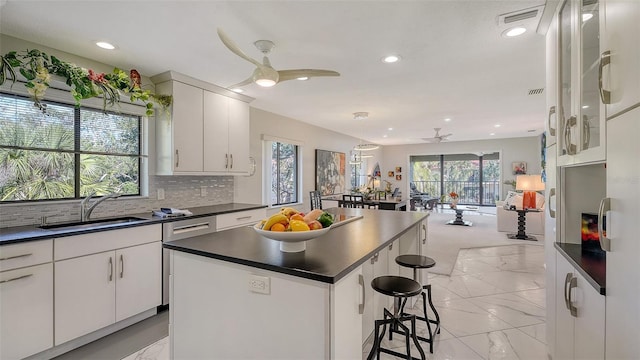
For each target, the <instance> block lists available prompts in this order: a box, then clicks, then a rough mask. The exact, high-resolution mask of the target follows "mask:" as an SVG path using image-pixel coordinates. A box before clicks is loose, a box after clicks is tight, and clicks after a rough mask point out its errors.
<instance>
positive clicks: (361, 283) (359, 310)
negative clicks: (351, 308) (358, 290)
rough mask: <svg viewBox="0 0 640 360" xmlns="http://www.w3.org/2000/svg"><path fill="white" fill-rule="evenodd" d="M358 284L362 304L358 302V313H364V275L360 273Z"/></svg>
mask: <svg viewBox="0 0 640 360" xmlns="http://www.w3.org/2000/svg"><path fill="white" fill-rule="evenodd" d="M358 284H359V285H360V286H362V304H358V314H364V306H365V304H366V300H365V295H366V292H365V289H364V276H362V274H359V275H358Z"/></svg>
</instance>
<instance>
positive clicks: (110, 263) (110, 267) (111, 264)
mask: <svg viewBox="0 0 640 360" xmlns="http://www.w3.org/2000/svg"><path fill="white" fill-rule="evenodd" d="M111 281H113V258H112V257H111V256H109V282H111Z"/></svg>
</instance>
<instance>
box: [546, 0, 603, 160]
mask: <svg viewBox="0 0 640 360" xmlns="http://www.w3.org/2000/svg"><path fill="white" fill-rule="evenodd" d="M600 6H601V4H600V1H599V0H580V1H575V0H566V1H565V3H564V4H563V5H562V7H561V8H560V10H559V11H560V13H559V16H558V57H559V59H558V77H559V80H560V81H559V86H560V89H559V91H558V95H559V99H558V101H559V104H560V109H559V110H558V112H559V114H558V115H559V116H558V118H559V120H560V126H559V130H558V139H557V141H558V144H559V145H560V146H559V149H558V155H559V158H558V165H560V166H563V165H574V164H582V163H593V162H599V161H604V160H605V157H606V153H605V136H606V133H605V111H604V110H605V109H604V106H603V101H605V100H606V99H602V97H601V92H600V84H601V82H602V65H603V64H604V63H605V62H606V60H607V59H606V58H603V59H604V61H603V60H602V59H601V55H600V23H599V12H600ZM578 89H579V91H576V90H578Z"/></svg>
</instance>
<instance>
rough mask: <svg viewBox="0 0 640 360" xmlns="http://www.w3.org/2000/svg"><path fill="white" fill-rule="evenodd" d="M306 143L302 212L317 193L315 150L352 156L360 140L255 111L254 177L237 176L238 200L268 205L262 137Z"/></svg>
mask: <svg viewBox="0 0 640 360" xmlns="http://www.w3.org/2000/svg"><path fill="white" fill-rule="evenodd" d="M263 134H264V135H271V136H275V137H279V138H284V139H290V140H296V141H299V142H303V143H304V145H303V146H302V180H303V186H302V199H300V200H302V202H303V203H304V204H303V205H296V208H299V209H300V210H303V209H304V210H308V209H309V192H310V191H312V190H315V150H316V149H321V150H330V151H337V152H343V153H345V154H346V155H347V158H348V156H349V154H350V151H351V149H352V148H353V146H354V145H356V144H357V143H358V139H356V138H353V137H351V136H347V135H343V134H339V133H337V132H334V131H331V130H327V129H323V128H319V127H317V126H313V125H309V124H307V123H303V122H301V121H297V120H294V119H291V118H288V117H285V116H282V115H278V114H274V113H270V112H267V111H264V110H260V109H256V108H253V107H252V108H251V138H250V154H251V156H252V157H253V158H254V159H256V173H255V175H253V176H239V177H236V181H235V186H234V191H235V192H234V201H235V202H240V203H264V202H263V199H262V187H263V180H262V179H263V163H264V158H263V156H264V154H263V150H262V146H263V145H262V139H261V138H262V135H263ZM345 172H346V174H345V183H346V188H347V189H349V187H350V185H349V184H350V182H349V181H350V175H351V172H350V168H349V166H348V164H347V168H346V171H345Z"/></svg>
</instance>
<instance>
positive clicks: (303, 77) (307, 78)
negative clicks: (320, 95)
mask: <svg viewBox="0 0 640 360" xmlns="http://www.w3.org/2000/svg"><path fill="white" fill-rule="evenodd" d="M297 80H300V81H305V80H309V77H308V76H300V77H299V78H297Z"/></svg>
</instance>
